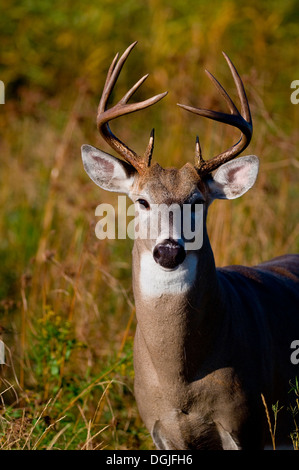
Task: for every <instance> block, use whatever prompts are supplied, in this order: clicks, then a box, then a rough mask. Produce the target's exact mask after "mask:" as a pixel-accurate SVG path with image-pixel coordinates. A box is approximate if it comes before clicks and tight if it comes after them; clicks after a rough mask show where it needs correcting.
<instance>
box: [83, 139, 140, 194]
mask: <svg viewBox="0 0 299 470" xmlns="http://www.w3.org/2000/svg"><path fill="white" fill-rule="evenodd" d="M81 153H82V160H83V165H84V169H85V171H86V173H87V174H88V176H89V177H90V178H91V179H92V181H94V182H95V184H97V185H98V186H100V188H102V189H106V190H107V191H115V192H118V193H125V194H128V193H129V192H130V189H131V187H132V184H133V181H134V176H135V174H136V171H135V169H134V168H133V167H132V166H131V165H129V164H128V163H126V162H124V161H123V160H119V159H118V158H115V157H113V156H112V155H109V154H108V153H105V152H102V150H99V149H97V148H95V147H92V146H91V145H82V147H81Z"/></svg>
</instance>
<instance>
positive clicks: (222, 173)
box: [208, 155, 259, 199]
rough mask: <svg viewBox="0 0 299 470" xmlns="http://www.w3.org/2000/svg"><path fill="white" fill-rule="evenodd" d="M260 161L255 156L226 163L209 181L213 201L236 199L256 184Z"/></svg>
mask: <svg viewBox="0 0 299 470" xmlns="http://www.w3.org/2000/svg"><path fill="white" fill-rule="evenodd" d="M258 170H259V159H258V157H256V156H255V155H248V156H246V157H239V158H236V159H235V160H231V161H230V162H227V163H224V164H223V165H222V166H221V167H220V168H218V170H217V171H216V173H215V174H214V175H213V176H212V177H211V178H210V179H209V180H208V186H209V190H210V195H211V198H212V199H236V198H237V197H240V196H242V195H243V194H245V193H246V192H247V191H248V190H249V189H250V188H251V187H252V186H253V185H254V183H255V180H256V177H257V174H258Z"/></svg>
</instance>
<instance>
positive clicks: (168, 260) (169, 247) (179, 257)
mask: <svg viewBox="0 0 299 470" xmlns="http://www.w3.org/2000/svg"><path fill="white" fill-rule="evenodd" d="M153 256H154V260H155V261H156V263H158V264H160V266H162V267H163V268H168V269H174V268H176V267H177V266H178V265H179V264H181V263H182V262H183V261H184V259H185V257H186V253H185V250H184V248H183V247H182V246H181V245H180V244H179V243H178V242H176V241H174V240H164V241H163V243H159V244H158V245H156V246H155V248H154V252H153Z"/></svg>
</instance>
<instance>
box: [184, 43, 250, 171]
mask: <svg viewBox="0 0 299 470" xmlns="http://www.w3.org/2000/svg"><path fill="white" fill-rule="evenodd" d="M223 55H224V57H225V59H226V61H227V63H228V65H229V68H230V70H231V73H232V76H233V79H234V82H235V85H236V88H237V91H238V96H239V99H240V102H241V113H240V112H239V111H238V109H237V107H236V105H235V104H234V102H233V101H232V99H231V98H230V96H229V95H228V94H227V92H226V91H225V89H224V88H223V87H222V85H220V83H219V82H218V80H216V78H215V77H214V76H213V75H212V74H211V73H210V72H208V71H207V70H206V73H207V75H208V77H209V78H210V80H211V81H212V82H213V83H214V85H215V87H216V88H217V90H218V91H219V92H220V94H221V95H222V96H223V98H224V99H225V101H226V103H227V104H228V107H229V109H230V112H231V114H227V113H222V112H219V111H213V110H210V109H202V108H195V107H192V106H186V105H182V104H178V106H180V107H181V108H183V109H185V110H187V111H190V112H191V113H195V114H198V115H199V116H203V117H206V118H208V119H213V120H214V121H219V122H223V123H224V124H228V125H230V126H233V127H236V128H238V129H239V130H240V131H241V133H242V134H241V138H240V140H239V141H238V142H237V143H236V144H235V145H233V146H232V147H230V148H229V149H227V150H226V151H224V152H222V153H220V154H219V155H217V156H215V157H214V158H212V159H211V160H209V161H207V162H205V161H204V160H203V159H198V158H196V160H195V166H196V168H197V169H198V171H199V172H200V173H201V174H208V173H211V172H212V171H214V170H216V169H217V168H218V167H219V166H221V165H223V163H226V162H228V161H230V160H232V159H233V158H235V157H236V156H237V155H239V154H240V153H241V152H243V150H245V148H246V147H247V146H248V145H249V143H250V140H251V137H252V120H251V114H250V108H249V103H248V100H247V96H246V93H245V89H244V85H243V82H242V80H241V78H240V76H239V74H238V72H237V70H236V68H235V66H234V65H233V63H232V62H231V60H230V59H229V57H228V56H227V55H226V54H225V53H224V52H223Z"/></svg>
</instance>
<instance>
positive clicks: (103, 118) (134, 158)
mask: <svg viewBox="0 0 299 470" xmlns="http://www.w3.org/2000/svg"><path fill="white" fill-rule="evenodd" d="M136 44H137V41H135V42H134V43H133V44H131V45H130V46H129V47H128V48H127V49H126V50H125V52H124V53H123V54H122V56H121V57H120V58H118V57H119V54H116V56H115V58H114V59H113V61H112V64H111V66H110V68H109V70H108V73H107V78H106V82H105V85H104V89H103V93H102V96H101V99H100V103H99V107H98V114H97V127H98V130H99V132H100V133H101V135H102V137H103V138H104V139H105V140H106V142H107V143H108V144H109V145H110V147H112V148H113V149H114V150H115V151H116V152H118V153H119V155H121V156H122V157H123V158H124V159H125V160H126V161H127V162H129V163H130V164H131V165H132V166H133V167H134V168H135V169H136V170H137V171H138V172H139V173H142V172H144V171H145V169H146V168H147V166H149V163H150V160H151V155H152V151H153V136H151V138H150V142H149V144H148V148H147V150H146V152H145V156H144V157H140V156H138V155H137V154H136V153H135V152H134V151H133V150H131V149H130V148H129V147H127V145H125V144H124V143H123V142H122V141H121V140H120V139H118V138H117V137H116V136H115V135H114V134H113V133H112V131H111V129H110V127H109V124H108V122H109V121H111V120H112V119H115V118H117V117H119V116H124V115H125V114H129V113H133V112H135V111H139V110H140V109H145V108H147V107H149V106H152V105H153V104H155V103H157V102H158V101H160V100H161V99H162V98H164V96H166V95H167V92H165V93H161V94H159V95H156V96H153V97H152V98H149V99H147V100H145V101H141V102H139V103H131V104H128V100H129V99H130V98H131V97H132V96H133V94H134V93H135V92H136V90H138V88H139V87H140V86H141V85H142V84H143V82H144V81H145V80H146V79H147V77H148V74H147V75H144V77H142V78H141V79H140V80H138V82H137V83H135V85H133V86H132V88H130V90H129V91H128V92H127V93H126V94H125V95H124V96H123V98H122V99H121V100H120V101H119V102H118V103H117V104H116V105H114V106H113V107H112V108H110V109H107V103H108V99H109V97H110V95H111V93H112V90H113V88H114V86H115V84H116V81H117V79H118V76H119V74H120V72H121V70H122V68H123V65H124V63H125V61H126V60H127V58H128V56H129V54H130V52H131V51H132V49H133V48H134V47H135V45H136Z"/></svg>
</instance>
